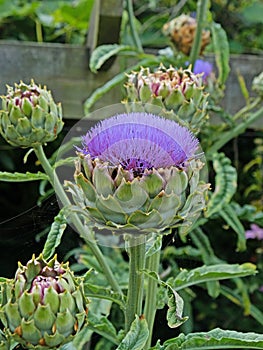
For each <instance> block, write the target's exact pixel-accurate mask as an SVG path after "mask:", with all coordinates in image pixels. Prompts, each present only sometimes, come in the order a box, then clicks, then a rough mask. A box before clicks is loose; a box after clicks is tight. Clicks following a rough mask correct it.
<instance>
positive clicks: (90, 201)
mask: <svg viewBox="0 0 263 350" xmlns="http://www.w3.org/2000/svg"><path fill="white" fill-rule="evenodd" d="M202 166H203V163H201V162H200V161H199V160H192V161H191V163H190V164H189V166H188V167H187V168H186V169H185V170H184V169H179V168H177V167H173V166H172V167H169V168H160V169H152V170H145V171H144V173H143V174H142V175H141V176H135V175H134V174H133V173H132V172H130V171H128V170H124V169H123V168H122V167H121V166H109V165H108V163H106V162H102V161H100V160H98V159H95V160H92V159H91V158H90V156H89V155H86V156H85V155H83V154H79V161H78V162H77V165H76V172H75V182H76V183H72V182H69V181H67V182H66V186H67V188H68V190H69V192H71V194H72V197H73V200H74V202H75V204H76V207H75V209H76V210H77V211H80V212H81V213H82V214H83V215H84V217H86V218H87V220H88V221H91V222H92V224H95V226H97V227H98V228H108V229H111V230H112V231H116V232H118V230H124V232H136V231H137V232H145V233H147V232H161V231H164V230H169V229H170V228H172V227H177V226H179V225H180V226H181V225H183V226H185V227H188V226H189V225H191V224H192V222H193V220H194V219H195V218H196V216H197V215H199V214H200V212H201V211H202V210H203V209H204V207H205V197H206V193H207V190H208V188H209V184H205V183H204V182H202V181H200V180H199V176H200V169H201V168H202Z"/></svg>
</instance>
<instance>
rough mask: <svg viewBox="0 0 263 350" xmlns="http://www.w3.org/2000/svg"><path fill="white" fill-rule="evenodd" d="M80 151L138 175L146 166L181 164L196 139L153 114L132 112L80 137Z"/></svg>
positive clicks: (195, 147) (149, 167) (118, 116)
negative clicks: (81, 147) (81, 146)
mask: <svg viewBox="0 0 263 350" xmlns="http://www.w3.org/2000/svg"><path fill="white" fill-rule="evenodd" d="M82 145H83V149H80V151H82V153H84V154H86V155H87V154H89V155H90V157H91V158H92V159H95V158H98V159H100V160H101V161H103V162H108V163H109V164H110V165H112V166H118V165H121V166H122V168H123V169H125V170H128V171H132V172H133V173H136V174H137V175H141V174H143V172H144V171H145V170H146V169H148V170H149V169H153V168H155V169H158V168H168V167H171V166H177V167H184V165H185V164H184V163H186V162H187V161H188V160H189V159H191V158H193V156H194V153H195V151H196V150H197V148H198V145H199V142H198V140H197V138H196V137H194V136H193V134H192V133H191V132H190V131H189V130H188V129H187V128H185V127H182V126H180V125H179V124H177V123H176V122H174V121H172V120H168V119H165V118H162V117H159V116H156V115H153V114H147V113H143V112H137V113H136V112H133V113H128V114H120V115H116V116H114V117H111V118H109V119H105V120H103V121H102V122H101V123H99V124H98V125H97V126H96V127H94V128H92V129H91V130H90V131H88V133H87V134H86V135H85V136H83V138H82Z"/></svg>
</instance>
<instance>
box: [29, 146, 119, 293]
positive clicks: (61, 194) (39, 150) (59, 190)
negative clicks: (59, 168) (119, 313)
mask: <svg viewBox="0 0 263 350" xmlns="http://www.w3.org/2000/svg"><path fill="white" fill-rule="evenodd" d="M34 151H35V153H36V156H37V158H38V160H39V161H40V163H41V165H42V167H43V169H44V170H45V173H46V174H47V175H48V177H49V180H50V183H51V185H52V186H53V188H54V189H55V190H56V195H57V196H58V198H59V199H60V201H61V202H62V204H63V205H64V206H69V205H71V203H70V200H69V198H68V196H67V195H66V193H65V191H64V188H63V187H62V185H61V183H60V181H59V178H58V177H57V174H56V172H55V171H54V169H53V168H52V166H51V165H50V163H49V161H48V159H47V157H46V155H45V152H44V150H43V147H42V145H38V146H35V147H34ZM70 219H71V221H72V223H73V224H74V226H75V228H76V229H77V231H78V232H79V234H80V235H81V237H82V238H83V239H84V240H85V242H86V243H87V245H88V247H89V248H90V250H91V252H92V253H93V254H94V256H95V257H96V259H97V261H98V263H99V264H100V266H101V268H102V270H103V272H104V274H105V276H106V278H107V280H108V282H109V284H110V285H111V287H112V288H113V290H114V291H115V292H118V293H119V294H120V295H123V293H122V290H121V288H120V286H119V284H118V282H117V281H116V279H115V277H114V275H113V273H112V271H111V269H110V267H109V264H107V262H106V261H105V258H104V256H103V254H102V252H101V250H100V249H99V247H98V245H97V244H96V242H95V241H94V240H93V239H92V237H90V232H89V231H88V230H87V229H86V228H85V226H84V225H83V224H82V222H81V220H80V218H79V217H78V214H76V213H72V212H71V213H70Z"/></svg>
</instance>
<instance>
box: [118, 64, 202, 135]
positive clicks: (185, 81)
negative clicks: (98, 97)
mask: <svg viewBox="0 0 263 350" xmlns="http://www.w3.org/2000/svg"><path fill="white" fill-rule="evenodd" d="M125 87H126V90H127V102H132V103H135V107H136V105H137V103H142V104H149V105H150V106H152V105H157V106H159V107H160V108H161V114H162V115H163V116H165V117H166V118H169V119H173V120H175V121H177V122H178V123H179V124H181V125H183V126H186V127H187V128H189V129H191V131H192V132H194V133H195V134H197V133H198V132H199V131H200V128H201V126H202V125H203V124H204V123H205V121H206V120H207V119H208V115H207V98H208V94H207V93H206V92H204V86H203V81H202V74H194V73H193V72H192V71H191V70H190V69H182V68H180V69H175V68H173V67H170V68H166V67H165V66H164V65H162V64H161V65H160V66H159V68H158V69H157V70H156V71H154V72H151V71H150V69H149V68H148V67H147V68H144V67H142V68H141V69H140V70H139V71H137V72H132V73H131V74H129V75H128V81H127V83H126V84H125ZM124 102H125V101H124ZM136 108H137V107H136Z"/></svg>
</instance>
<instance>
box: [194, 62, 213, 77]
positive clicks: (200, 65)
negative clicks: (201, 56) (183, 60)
mask: <svg viewBox="0 0 263 350" xmlns="http://www.w3.org/2000/svg"><path fill="white" fill-rule="evenodd" d="M212 71H213V65H212V64H211V63H210V62H208V61H204V60H196V61H195V65H194V69H193V72H194V73H195V74H200V73H203V80H204V81H206V80H207V78H208V77H209V75H210V74H211V73H212Z"/></svg>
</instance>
